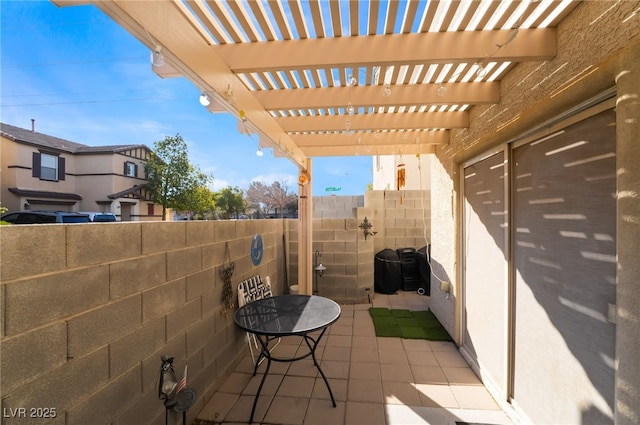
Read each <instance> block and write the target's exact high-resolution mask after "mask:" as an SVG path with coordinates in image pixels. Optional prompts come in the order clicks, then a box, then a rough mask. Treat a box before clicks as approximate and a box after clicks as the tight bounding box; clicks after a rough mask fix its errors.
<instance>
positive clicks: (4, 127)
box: [0, 123, 149, 155]
mask: <svg viewBox="0 0 640 425" xmlns="http://www.w3.org/2000/svg"><path fill="white" fill-rule="evenodd" d="M0 133H1V134H2V135H3V136H4V137H7V138H8V139H11V140H13V141H15V142H17V143H25V144H29V145H34V146H40V147H43V148H48V149H53V150H56V151H62V152H69V153H72V154H76V155H78V154H87V155H88V154H98V153H119V152H124V151H128V150H131V149H139V148H143V149H146V150H149V148H148V147H146V146H145V145H111V146H88V145H83V144H81V143H76V142H72V141H70V140H65V139H61V138H59V137H54V136H49V135H47V134H42V133H38V132H35V131H32V130H27V129H24V128H20V127H16V126H13V125H10V124H5V123H0Z"/></svg>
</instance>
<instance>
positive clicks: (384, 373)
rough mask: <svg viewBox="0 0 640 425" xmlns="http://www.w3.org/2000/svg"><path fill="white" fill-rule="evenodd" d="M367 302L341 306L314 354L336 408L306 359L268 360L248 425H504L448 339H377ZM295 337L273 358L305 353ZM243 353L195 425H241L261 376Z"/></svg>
mask: <svg viewBox="0 0 640 425" xmlns="http://www.w3.org/2000/svg"><path fill="white" fill-rule="evenodd" d="M371 306H372V305H371V304H359V305H343V306H341V307H342V315H341V317H340V319H339V320H338V321H337V322H336V323H334V324H333V325H332V326H331V328H329V330H328V332H327V334H326V335H325V336H324V338H323V340H322V341H321V342H320V344H319V347H318V349H317V357H318V360H319V361H320V365H321V367H322V370H323V371H324V373H325V375H326V376H327V379H328V381H329V383H330V386H331V389H332V391H333V394H334V397H335V400H336V407H333V406H332V403H331V400H330V397H329V393H328V390H327V388H326V386H325V384H324V381H323V380H322V377H321V376H320V375H319V374H318V371H317V369H316V368H315V366H314V365H313V361H312V360H311V359H310V358H307V359H304V360H300V361H297V362H294V363H277V362H273V363H272V365H271V370H270V371H269V375H268V376H267V379H266V381H265V384H264V386H263V388H262V392H261V394H260V397H259V400H258V404H257V407H256V411H255V415H254V423H261V424H274V425H275V424H278V425H285V424H286V425H329V424H331V425H340V424H343V425H360V424H362V425H377V424H379V425H420V424H429V425H455V424H456V422H469V423H478V424H481V423H486V424H496V425H511V424H512V422H511V420H510V419H509V417H508V416H507V415H506V414H505V413H504V412H503V411H502V410H501V409H500V407H499V406H498V404H497V403H496V402H495V400H494V399H493V398H492V397H491V395H490V394H489V392H488V391H487V390H486V388H485V387H484V386H483V385H482V383H481V382H480V380H479V379H478V378H477V376H476V375H475V374H474V372H473V371H472V370H471V368H469V366H468V365H467V363H466V361H465V360H464V358H463V357H462V356H461V355H460V353H459V352H458V349H457V347H456V346H455V344H453V343H451V342H438V341H426V340H409V339H400V338H380V337H376V336H375V331H374V328H373V322H372V320H371V317H370V316H369V311H368V309H369V307H371ZM373 306H374V307H387V308H398V309H409V310H426V309H428V307H429V297H427V296H421V295H418V294H416V293H405V292H402V291H401V292H399V293H398V294H394V295H382V294H376V295H375V299H374V300H373ZM301 341H302V339H301V338H298V337H286V338H283V339H282V342H281V344H280V345H278V346H277V347H276V348H275V350H274V354H276V355H278V356H290V355H292V354H296V353H300V352H301V350H304V349H305V348H306V346H305V345H302V346H301ZM265 365H266V363H265V362H263V364H262V365H260V367H259V368H258V373H257V375H256V376H255V377H254V376H252V374H253V364H252V361H251V357H250V356H249V355H247V356H246V357H245V358H244V359H243V360H242V362H240V364H239V365H238V366H237V367H236V369H235V370H234V371H233V373H231V375H230V376H229V377H228V378H227V379H226V380H225V382H224V383H223V384H222V386H221V387H220V388H219V389H218V391H217V392H216V393H215V394H214V395H213V397H212V398H211V399H210V400H209V402H208V403H207V405H206V406H205V407H204V409H203V410H202V411H201V412H200V413H199V414H198V419H197V420H196V422H195V423H196V424H198V422H199V424H198V425H209V424H216V425H217V424H225V425H232V424H247V423H248V421H249V416H250V413H251V407H252V404H253V401H254V398H255V394H256V391H257V388H258V385H259V383H260V380H261V379H262V374H263V372H264V370H265V368H266V367H265Z"/></svg>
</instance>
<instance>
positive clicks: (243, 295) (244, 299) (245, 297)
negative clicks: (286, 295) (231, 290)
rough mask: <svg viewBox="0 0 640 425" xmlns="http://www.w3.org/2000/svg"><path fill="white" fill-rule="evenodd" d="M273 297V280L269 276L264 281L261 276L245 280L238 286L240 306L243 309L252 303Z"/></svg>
mask: <svg viewBox="0 0 640 425" xmlns="http://www.w3.org/2000/svg"><path fill="white" fill-rule="evenodd" d="M271 296H273V293H272V292H271V279H269V276H267V277H266V278H265V279H264V281H263V280H262V277H261V276H260V275H256V276H253V277H251V278H249V279H247V280H243V281H242V282H240V283H239V284H238V306H239V307H242V306H243V305H245V304H248V303H250V302H251V301H255V300H260V299H262V298H267V297H271Z"/></svg>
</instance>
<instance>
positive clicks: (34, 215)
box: [0, 210, 91, 224]
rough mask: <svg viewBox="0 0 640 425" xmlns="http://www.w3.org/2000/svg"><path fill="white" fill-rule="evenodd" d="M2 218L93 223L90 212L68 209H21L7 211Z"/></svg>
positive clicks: (10, 221) (21, 222)
mask: <svg viewBox="0 0 640 425" xmlns="http://www.w3.org/2000/svg"><path fill="white" fill-rule="evenodd" d="M0 220H1V221H6V222H7V223H12V224H46V223H91V218H89V215H88V214H82V213H77V212H68V211H37V210H33V211H19V212H12V213H7V214H5V215H3V216H2V217H1V218H0Z"/></svg>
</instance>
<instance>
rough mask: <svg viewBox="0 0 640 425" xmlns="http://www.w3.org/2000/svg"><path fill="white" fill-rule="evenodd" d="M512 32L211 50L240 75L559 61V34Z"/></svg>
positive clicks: (307, 41)
mask: <svg viewBox="0 0 640 425" xmlns="http://www.w3.org/2000/svg"><path fill="white" fill-rule="evenodd" d="M514 31H516V30H493V31H460V32H425V33H413V34H385V35H368V36H359V37H326V38H314V39H305V40H286V41H269V42H262V43H238V44H224V45H217V46H212V51H213V53H215V54H216V55H217V56H218V57H219V58H220V59H221V60H222V61H223V62H224V63H226V64H227V66H228V67H229V69H231V70H232V71H233V72H234V73H236V74H240V73H251V72H268V71H282V70H292V69H323V68H338V67H353V66H357V67H362V66H385V65H394V64H398V63H401V64H403V65H411V64H429V63H451V62H471V63H473V62H483V61H485V60H486V59H487V58H491V59H492V60H500V61H511V62H524V61H543V60H549V59H552V58H553V57H554V56H555V55H556V30H555V28H538V29H522V30H518V31H517V33H514ZM514 34H515V36H514ZM512 37H513V38H512ZM500 46H502V47H500Z"/></svg>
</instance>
